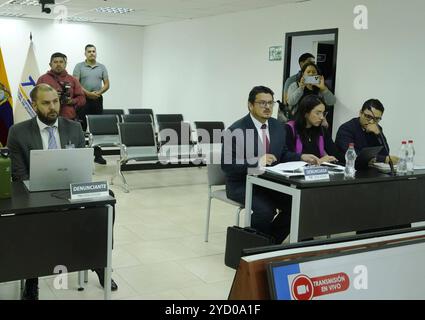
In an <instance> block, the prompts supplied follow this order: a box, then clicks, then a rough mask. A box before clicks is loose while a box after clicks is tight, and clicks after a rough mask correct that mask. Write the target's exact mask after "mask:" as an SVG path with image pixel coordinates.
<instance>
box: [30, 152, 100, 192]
mask: <svg viewBox="0 0 425 320" xmlns="http://www.w3.org/2000/svg"><path fill="white" fill-rule="evenodd" d="M92 172H93V148H78V149H50V150H31V151H30V179H29V180H26V181H24V184H25V186H26V187H27V189H28V191H30V192H34V191H48V190H65V189H69V185H70V184H71V183H84V182H92Z"/></svg>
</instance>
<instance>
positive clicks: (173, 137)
mask: <svg viewBox="0 0 425 320" xmlns="http://www.w3.org/2000/svg"><path fill="white" fill-rule="evenodd" d="M158 127H159V141H160V143H161V145H163V144H169V145H192V144H193V140H192V134H191V129H190V124H189V123H187V122H158Z"/></svg>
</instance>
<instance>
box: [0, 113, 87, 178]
mask: <svg viewBox="0 0 425 320" xmlns="http://www.w3.org/2000/svg"><path fill="white" fill-rule="evenodd" d="M58 119H59V123H58V129H59V138H60V141H61V147H62V148H65V146H66V145H69V144H70V143H71V144H74V146H75V148H84V145H85V141H84V133H83V130H82V129H81V125H80V123H79V122H75V121H71V120H67V119H65V118H61V117H59V118H58ZM7 147H8V148H9V151H10V159H11V161H12V179H13V180H14V181H23V180H28V179H29V168H30V151H31V150H42V149H43V141H42V140H41V134H40V129H39V127H38V124H37V118H36V117H34V118H32V119H30V120H27V121H23V122H20V123H17V124H15V125H13V126H12V127H11V128H10V130H9V136H8V140H7ZM46 165H49V164H48V163H46Z"/></svg>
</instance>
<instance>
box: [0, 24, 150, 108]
mask: <svg viewBox="0 0 425 320" xmlns="http://www.w3.org/2000/svg"><path fill="white" fill-rule="evenodd" d="M30 32H32V34H33V42H34V48H35V56H36V59H37V62H38V66H39V69H40V73H41V74H43V73H45V72H47V71H48V70H49V69H50V67H49V61H50V56H51V54H52V53H54V52H57V51H59V52H63V53H65V54H66V55H67V56H68V66H67V71H68V73H70V74H72V71H73V70H74V66H75V64H76V63H78V62H80V61H83V60H84V59H85V57H84V47H85V45H86V44H88V43H92V44H94V45H96V47H97V51H98V61H99V62H101V63H103V64H105V65H106V67H107V69H108V72H109V77H110V81H111V89H110V90H109V91H108V92H107V93H105V95H104V106H105V108H119V107H132V106H136V107H138V106H140V105H141V90H140V89H141V86H142V81H141V80H142V77H141V73H142V60H141V54H142V44H143V28H141V27H128V26H117V25H106V24H86V25H84V24H76V23H68V24H57V23H54V22H52V21H45V20H35V19H27V20H25V19H19V20H14V19H7V18H0V46H1V49H2V52H3V58H4V60H5V65H6V70H7V73H8V78H9V83H10V86H11V89H12V94H13V95H14V97H13V98H14V100H16V92H17V88H18V83H19V81H20V78H21V73H22V69H23V66H24V63H25V59H26V55H27V50H28V46H29V34H30Z"/></svg>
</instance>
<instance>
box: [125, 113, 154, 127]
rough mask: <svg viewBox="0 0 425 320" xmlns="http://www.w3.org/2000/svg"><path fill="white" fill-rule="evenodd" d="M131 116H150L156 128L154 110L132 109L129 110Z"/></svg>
mask: <svg viewBox="0 0 425 320" xmlns="http://www.w3.org/2000/svg"><path fill="white" fill-rule="evenodd" d="M128 113H129V114H149V115H150V116H151V117H152V123H153V127H154V128H155V115H154V113H153V110H152V109H146V108H130V109H128Z"/></svg>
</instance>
